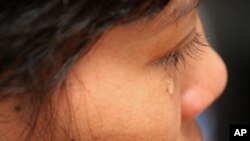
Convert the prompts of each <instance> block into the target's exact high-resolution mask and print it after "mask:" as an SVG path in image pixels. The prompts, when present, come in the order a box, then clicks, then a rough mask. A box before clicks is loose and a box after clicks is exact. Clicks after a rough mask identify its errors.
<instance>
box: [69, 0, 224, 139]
mask: <svg viewBox="0 0 250 141" xmlns="http://www.w3.org/2000/svg"><path fill="white" fill-rule="evenodd" d="M184 5H185V4H183V2H180V1H173V2H171V3H170V4H169V5H168V6H167V7H166V8H165V9H164V10H163V11H162V12H161V13H160V14H159V15H157V17H156V18H154V19H145V20H144V19H142V20H139V21H136V22H133V23H129V24H125V25H120V26H117V27H114V28H112V29H110V30H109V31H107V32H105V33H104V34H103V36H102V37H101V39H100V40H99V41H98V42H97V43H96V44H95V45H94V46H93V48H92V49H91V50H90V52H88V53H87V55H86V56H84V57H83V58H82V59H81V60H80V61H79V62H78V63H77V64H76V66H75V67H74V69H73V71H72V72H71V75H70V78H71V79H70V80H71V81H70V83H71V84H70V86H69V89H70V95H71V100H72V102H71V103H72V106H73V111H74V115H75V119H76V123H77V124H76V125H77V126H78V131H79V133H80V136H81V137H82V138H83V139H85V140H94V139H99V140H107V141H131V140H133V141H152V140H154V141H182V140H188V141H196V140H200V138H201V136H200V130H199V128H198V126H197V125H196V123H195V121H194V117H195V116H196V115H197V114H199V113H200V112H202V111H203V110H205V109H206V108H207V107H208V106H209V105H210V104H211V103H212V102H214V100H215V99H216V98H218V96H219V95H220V93H221V92H222V91H223V89H224V87H225V83H226V78H227V75H226V69H225V65H224V63H223V61H222V60H221V58H220V57H219V55H218V54H217V53H216V52H215V51H214V50H213V49H212V48H211V47H204V46H202V45H201V44H199V43H198V44H197V43H194V42H192V40H196V39H197V38H198V37H196V32H198V33H200V34H203V31H202V25H201V23H200V20H199V16H198V15H197V13H196V12H195V9H194V10H192V11H190V12H188V13H187V14H185V15H184V16H182V17H180V18H179V19H178V20H175V21H169V19H170V17H173V16H174V15H171V14H169V13H171V11H174V9H175V7H177V8H178V9H182V8H184V7H183V6H184ZM201 40H202V41H201V42H203V43H204V42H206V40H205V39H201ZM164 56H165V57H164ZM183 58H184V59H183Z"/></svg>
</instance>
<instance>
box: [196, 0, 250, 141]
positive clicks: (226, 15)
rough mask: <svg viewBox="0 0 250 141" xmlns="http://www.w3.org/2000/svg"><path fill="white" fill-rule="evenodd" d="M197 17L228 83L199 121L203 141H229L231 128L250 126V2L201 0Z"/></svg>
mask: <svg viewBox="0 0 250 141" xmlns="http://www.w3.org/2000/svg"><path fill="white" fill-rule="evenodd" d="M199 13H200V15H201V18H202V21H203V23H204V26H205V31H206V34H207V36H208V37H209V41H210V43H211V44H212V45H213V47H214V48H215V49H216V50H217V51H218V52H219V54H220V55H221V56H222V58H223V59H224V61H225V63H226V65H227V68H228V77H229V79H228V85H227V88H226V90H225V92H224V95H222V97H220V98H219V100H218V101H217V102H216V103H215V104H214V105H213V106H212V107H210V108H209V110H207V111H206V112H204V113H203V114H201V116H200V117H198V120H199V122H200V123H201V126H202V128H203V129H202V130H203V134H204V141H229V125H230V124H250V1H249V0H204V1H203V2H202V4H201V6H200V8H199Z"/></svg>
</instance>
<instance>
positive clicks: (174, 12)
mask: <svg viewBox="0 0 250 141" xmlns="http://www.w3.org/2000/svg"><path fill="white" fill-rule="evenodd" d="M176 1H177V2H176ZM201 2H202V0H180V1H178V0H171V4H170V5H169V7H166V8H167V9H171V11H170V13H168V16H167V18H168V21H169V22H170V23H173V22H175V21H177V20H178V19H180V18H181V17H183V16H185V15H187V14H188V13H190V12H191V11H192V10H194V9H196V8H197V7H198V6H199V5H200V3H201Z"/></svg>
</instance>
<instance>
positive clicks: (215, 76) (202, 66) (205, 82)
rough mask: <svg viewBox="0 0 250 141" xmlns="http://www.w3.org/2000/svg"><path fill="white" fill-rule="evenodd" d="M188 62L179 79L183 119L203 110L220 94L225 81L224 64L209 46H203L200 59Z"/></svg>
mask: <svg viewBox="0 0 250 141" xmlns="http://www.w3.org/2000/svg"><path fill="white" fill-rule="evenodd" d="M189 64H190V65H188V66H186V67H185V71H184V75H183V76H182V79H181V83H182V86H181V87H182V88H181V103H182V118H183V119H190V118H193V117H195V116H196V115H198V114H199V113H201V112H202V111H204V110H205V109H206V108H207V107H208V106H209V105H211V104H212V103H213V102H214V101H215V100H216V99H217V98H218V97H219V96H220V95H221V93H222V92H223V90H224V88H225V85H226V82H227V71H226V67H225V64H224V62H223V60H222V59H221V57H220V56H219V55H218V54H217V53H216V52H215V51H214V50H213V49H212V48H210V47H204V55H203V56H201V59H200V60H193V62H192V63H189ZM191 64H192V65H191Z"/></svg>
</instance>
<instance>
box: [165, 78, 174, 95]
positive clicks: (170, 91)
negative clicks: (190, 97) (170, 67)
mask: <svg viewBox="0 0 250 141" xmlns="http://www.w3.org/2000/svg"><path fill="white" fill-rule="evenodd" d="M166 86H167V87H166V92H167V93H168V94H169V95H173V94H174V89H175V88H174V81H173V80H172V79H170V78H169V79H167V80H166Z"/></svg>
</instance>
